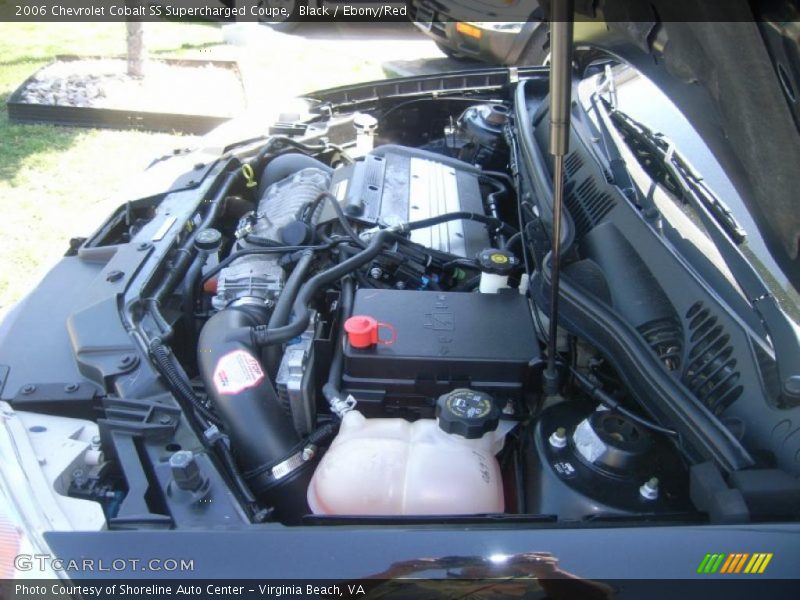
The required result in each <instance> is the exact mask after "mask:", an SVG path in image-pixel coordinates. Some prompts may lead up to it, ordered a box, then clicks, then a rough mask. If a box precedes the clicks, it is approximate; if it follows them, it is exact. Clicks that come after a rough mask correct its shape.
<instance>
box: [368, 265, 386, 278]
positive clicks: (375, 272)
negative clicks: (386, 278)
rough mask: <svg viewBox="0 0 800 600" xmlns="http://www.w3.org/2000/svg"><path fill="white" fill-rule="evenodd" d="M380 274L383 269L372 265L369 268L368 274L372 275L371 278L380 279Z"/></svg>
mask: <svg viewBox="0 0 800 600" xmlns="http://www.w3.org/2000/svg"><path fill="white" fill-rule="evenodd" d="M382 275H383V271H382V270H381V268H380V267H372V268H371V269H370V270H369V276H370V277H372V278H373V279H380V278H381V276H382Z"/></svg>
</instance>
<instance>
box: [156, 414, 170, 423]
mask: <svg viewBox="0 0 800 600" xmlns="http://www.w3.org/2000/svg"><path fill="white" fill-rule="evenodd" d="M158 422H159V423H161V424H162V425H169V424H170V423H172V417H170V416H169V415H161V416H160V417H159V418H158Z"/></svg>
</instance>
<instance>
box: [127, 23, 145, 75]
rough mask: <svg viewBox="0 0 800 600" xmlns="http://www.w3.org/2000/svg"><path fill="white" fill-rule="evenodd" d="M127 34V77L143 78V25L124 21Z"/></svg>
mask: <svg viewBox="0 0 800 600" xmlns="http://www.w3.org/2000/svg"><path fill="white" fill-rule="evenodd" d="M125 27H126V29H127V34H128V75H130V76H131V77H143V76H144V60H145V46H144V24H143V23H142V22H141V21H125Z"/></svg>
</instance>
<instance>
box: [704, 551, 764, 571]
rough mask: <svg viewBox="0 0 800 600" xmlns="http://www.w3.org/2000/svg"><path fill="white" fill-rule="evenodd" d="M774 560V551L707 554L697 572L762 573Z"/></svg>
mask: <svg viewBox="0 0 800 600" xmlns="http://www.w3.org/2000/svg"><path fill="white" fill-rule="evenodd" d="M771 560H772V552H755V553H752V554H750V553H747V552H732V553H729V554H726V553H719V554H706V555H705V556H704V557H703V560H701V561H700V565H699V566H698V567H697V572H698V573H699V574H701V575H713V574H715V573H718V574H720V575H723V574H724V575H731V574H736V573H741V574H747V575H760V574H761V573H763V572H764V571H765V570H766V568H767V565H768V564H769V562H770V561H771Z"/></svg>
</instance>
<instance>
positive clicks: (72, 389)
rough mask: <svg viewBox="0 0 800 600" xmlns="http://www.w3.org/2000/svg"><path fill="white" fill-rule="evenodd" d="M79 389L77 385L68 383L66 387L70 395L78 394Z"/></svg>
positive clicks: (65, 389)
mask: <svg viewBox="0 0 800 600" xmlns="http://www.w3.org/2000/svg"><path fill="white" fill-rule="evenodd" d="M78 387H79V386H78V384H77V383H68V384H67V385H65V386H64V391H65V392H67V393H68V394H71V393H72V392H77V391H78Z"/></svg>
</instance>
